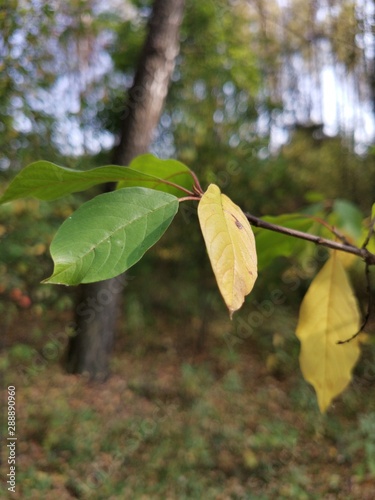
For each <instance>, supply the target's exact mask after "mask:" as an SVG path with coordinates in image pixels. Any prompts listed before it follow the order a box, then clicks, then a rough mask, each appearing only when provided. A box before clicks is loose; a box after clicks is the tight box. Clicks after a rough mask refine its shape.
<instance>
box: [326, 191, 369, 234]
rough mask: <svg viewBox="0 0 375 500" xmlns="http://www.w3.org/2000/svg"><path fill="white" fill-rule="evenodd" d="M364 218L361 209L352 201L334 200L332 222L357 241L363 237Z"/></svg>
mask: <svg viewBox="0 0 375 500" xmlns="http://www.w3.org/2000/svg"><path fill="white" fill-rule="evenodd" d="M363 218H364V216H363V213H362V212H361V210H360V209H359V208H358V207H357V206H356V205H354V204H353V203H351V202H350V201H347V200H335V201H334V203H333V206H332V214H331V217H330V222H331V223H332V224H333V225H335V226H336V227H337V228H338V229H339V230H340V231H341V232H343V233H344V234H347V235H349V236H351V237H352V238H354V240H355V241H357V240H359V239H360V238H361V233H362V220H363Z"/></svg>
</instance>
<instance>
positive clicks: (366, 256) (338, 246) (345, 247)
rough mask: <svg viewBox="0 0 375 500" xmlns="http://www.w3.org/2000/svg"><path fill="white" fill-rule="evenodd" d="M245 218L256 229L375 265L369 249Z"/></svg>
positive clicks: (260, 220) (374, 258)
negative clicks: (283, 235)
mask: <svg viewBox="0 0 375 500" xmlns="http://www.w3.org/2000/svg"><path fill="white" fill-rule="evenodd" d="M245 216H246V218H247V220H248V221H249V222H251V224H253V226H255V227H261V228H262V229H268V230H270V231H275V232H277V233H281V234H286V235H287V236H293V237H294V238H300V239H302V240H306V241H311V242H312V243H315V244H317V245H322V246H324V247H327V248H332V249H333V250H340V251H341V252H348V253H352V254H354V255H357V257H360V258H361V259H363V260H364V261H365V262H366V264H367V265H369V266H374V265H375V254H373V253H371V252H370V251H369V250H367V248H358V247H356V246H355V245H350V244H345V243H338V242H336V241H333V240H328V239H326V238H322V237H320V236H316V235H314V234H310V233H304V232H302V231H297V230H296V229H290V228H287V227H283V226H278V225H277V224H272V223H271V222H266V221H264V220H262V219H259V218H258V217H255V216H254V215H251V214H249V213H245Z"/></svg>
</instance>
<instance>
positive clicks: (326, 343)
mask: <svg viewBox="0 0 375 500" xmlns="http://www.w3.org/2000/svg"><path fill="white" fill-rule="evenodd" d="M359 328H360V313H359V310H358V305H357V301H356V299H355V296H354V293H353V290H352V288H351V285H350V283H349V280H348V277H347V274H346V271H345V269H344V267H343V265H342V263H341V261H340V259H339V258H338V256H337V252H333V254H332V256H331V257H330V258H329V260H328V261H327V262H326V263H325V265H324V266H323V268H322V269H321V271H320V272H319V273H318V274H317V276H316V277H315V279H314V280H313V282H312V283H311V285H310V288H309V289H308V291H307V293H306V295H305V297H304V299H303V302H302V305H301V309H300V314H299V320H298V325H297V330H296V335H297V337H298V338H299V339H300V341H301V353H300V366H301V370H302V374H303V376H304V378H305V380H307V381H308V382H310V383H311V384H312V385H313V386H314V389H315V391H316V393H317V397H318V404H319V408H320V411H321V412H322V413H323V412H325V411H326V409H327V408H328V406H329V405H330V403H331V401H332V399H333V398H334V397H336V396H337V395H338V394H340V393H341V392H342V391H343V390H344V389H345V387H346V386H347V385H348V384H349V382H350V380H351V374H352V369H353V367H354V366H355V364H356V362H357V360H358V358H359V355H360V349H359V345H358V344H359V341H358V338H355V339H353V340H352V341H351V342H348V343H346V344H337V342H338V341H340V340H341V341H342V340H347V339H349V338H350V337H352V336H353V335H354V334H355V333H356V332H357V331H358V330H359Z"/></svg>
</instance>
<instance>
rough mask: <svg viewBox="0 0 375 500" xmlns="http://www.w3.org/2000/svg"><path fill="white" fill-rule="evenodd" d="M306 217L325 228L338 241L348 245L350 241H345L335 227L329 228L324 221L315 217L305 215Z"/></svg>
mask: <svg viewBox="0 0 375 500" xmlns="http://www.w3.org/2000/svg"><path fill="white" fill-rule="evenodd" d="M306 217H309V218H310V219H312V220H315V221H316V222H318V223H319V224H321V225H322V226H324V227H326V228H327V229H328V231H331V233H332V234H334V235H335V236H336V237H337V238H338V239H339V240H341V241H342V242H343V243H345V245H350V241H348V240H347V238H346V237H345V236H344V235H343V234H342V233H340V231H339V230H338V229H337V228H336V227H335V226H331V224H328V222H326V221H325V220H324V219H321V218H320V217H317V216H316V215H306Z"/></svg>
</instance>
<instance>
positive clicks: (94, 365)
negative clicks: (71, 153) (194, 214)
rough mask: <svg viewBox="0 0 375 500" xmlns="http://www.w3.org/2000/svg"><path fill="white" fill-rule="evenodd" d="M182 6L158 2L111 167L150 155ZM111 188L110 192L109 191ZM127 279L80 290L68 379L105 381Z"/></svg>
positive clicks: (180, 0) (180, 1) (177, 0)
mask: <svg viewBox="0 0 375 500" xmlns="http://www.w3.org/2000/svg"><path fill="white" fill-rule="evenodd" d="M183 9H184V0H155V2H154V6H153V12H152V15H151V18H150V21H149V25H148V36H147V39H146V42H145V44H144V47H143V51H142V54H141V57H140V60H139V64H138V69H137V72H136V75H135V78H134V82H133V85H132V87H131V89H130V90H129V93H128V97H127V100H126V102H125V106H124V112H123V125H122V130H121V137H120V141H119V144H118V146H117V147H116V148H115V150H114V158H113V162H114V163H115V164H118V165H124V166H125V165H129V163H130V161H131V160H132V159H133V158H134V157H135V156H137V155H139V154H142V153H146V152H147V151H148V149H149V147H150V144H151V143H152V140H153V134H154V131H155V128H156V126H157V124H158V122H159V119H160V115H161V112H162V109H163V106H164V101H165V98H166V95H167V92H168V86H169V82H170V79H171V75H172V72H173V69H174V64H175V59H176V56H177V54H178V51H179V41H178V39H179V28H180V24H181V21H182V16H183ZM108 189H110V186H107V190H108ZM125 283H126V276H125V275H123V276H119V277H117V278H112V279H110V280H106V281H101V282H99V283H92V284H88V285H81V286H80V290H79V296H78V300H77V303H76V307H75V324H74V335H73V336H72V337H71V338H70V339H69V344H68V349H67V356H66V361H65V367H66V369H67V371H68V372H69V373H81V374H86V375H87V376H88V377H89V378H90V379H95V380H105V379H106V378H107V377H108V375H109V357H110V353H111V351H112V347H113V343H114V333H115V324H116V318H117V313H118V306H119V303H120V297H121V296H122V293H121V292H122V291H123V288H124V285H125Z"/></svg>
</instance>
